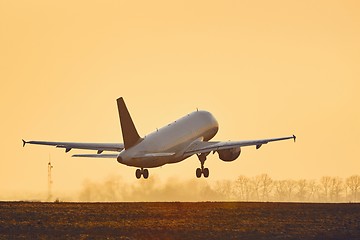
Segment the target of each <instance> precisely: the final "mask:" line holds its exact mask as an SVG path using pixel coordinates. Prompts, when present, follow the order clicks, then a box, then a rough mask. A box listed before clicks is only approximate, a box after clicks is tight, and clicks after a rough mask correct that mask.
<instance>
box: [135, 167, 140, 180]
mask: <svg viewBox="0 0 360 240" xmlns="http://www.w3.org/2000/svg"><path fill="white" fill-rule="evenodd" d="M135 176H136V178H137V179H140V178H141V170H140V169H136V171H135Z"/></svg>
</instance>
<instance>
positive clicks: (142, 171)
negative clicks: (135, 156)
mask: <svg viewBox="0 0 360 240" xmlns="http://www.w3.org/2000/svg"><path fill="white" fill-rule="evenodd" d="M141 175H142V176H143V177H144V179H147V178H148V177H149V170H147V169H146V168H145V169H143V168H141V169H136V171H135V176H136V178H137V179H140V178H141Z"/></svg>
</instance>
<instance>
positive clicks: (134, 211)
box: [0, 202, 360, 239]
mask: <svg viewBox="0 0 360 240" xmlns="http://www.w3.org/2000/svg"><path fill="white" fill-rule="evenodd" d="M359 216H360V204H358V203H356V204H355V203H354V204H352V203H347V204H343V203H342V204H321V203H316V204H315V203H247V202H199V203H183V202H170V203H41V202H0V239H20V238H25V239H360V218H359Z"/></svg>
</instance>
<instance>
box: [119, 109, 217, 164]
mask: <svg viewBox="0 0 360 240" xmlns="http://www.w3.org/2000/svg"><path fill="white" fill-rule="evenodd" d="M217 131H218V123H217V121H216V119H215V118H214V117H213V115H212V114H211V113H209V112H207V111H196V112H192V113H190V114H188V115H186V116H184V117H182V118H180V119H178V120H176V121H174V122H172V123H170V124H168V125H167V126H165V127H162V128H160V129H158V130H156V131H154V132H152V133H150V134H149V135H147V136H145V137H144V138H143V139H142V140H141V141H140V142H139V143H137V144H136V145H134V146H133V147H131V148H129V149H126V150H123V151H122V152H120V154H119V156H118V158H117V159H118V162H119V163H122V164H125V165H127V166H133V167H140V168H154V167H159V166H162V165H164V164H168V163H176V162H180V161H182V160H184V159H185V158H187V157H189V156H184V151H185V149H187V147H188V146H189V145H190V144H192V143H193V142H194V141H196V140H198V139H200V140H202V141H209V140H210V139H212V138H213V137H214V136H215V135H216V133H217ZM156 153H159V155H158V156H156ZM146 154H153V155H154V156H150V157H149V156H147V155H146ZM145 156H146V157H145Z"/></svg>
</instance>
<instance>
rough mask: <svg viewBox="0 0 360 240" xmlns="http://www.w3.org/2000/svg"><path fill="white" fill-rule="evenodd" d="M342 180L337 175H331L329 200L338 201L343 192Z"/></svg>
mask: <svg viewBox="0 0 360 240" xmlns="http://www.w3.org/2000/svg"><path fill="white" fill-rule="evenodd" d="M343 186H344V184H343V180H342V179H341V178H339V177H332V178H331V180H330V200H331V201H335V202H338V201H339V200H340V197H341V192H343V190H344V188H343Z"/></svg>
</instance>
